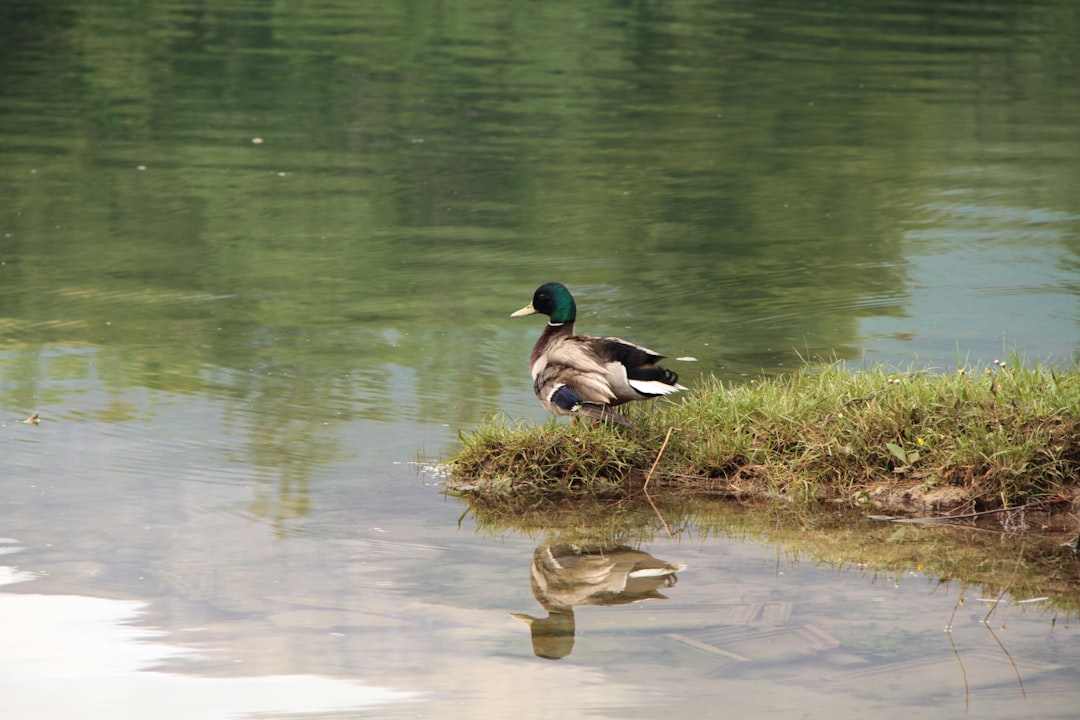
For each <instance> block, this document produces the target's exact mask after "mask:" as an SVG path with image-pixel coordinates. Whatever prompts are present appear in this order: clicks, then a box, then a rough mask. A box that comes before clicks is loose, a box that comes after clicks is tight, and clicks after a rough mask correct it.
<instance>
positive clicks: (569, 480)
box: [449, 358, 1080, 512]
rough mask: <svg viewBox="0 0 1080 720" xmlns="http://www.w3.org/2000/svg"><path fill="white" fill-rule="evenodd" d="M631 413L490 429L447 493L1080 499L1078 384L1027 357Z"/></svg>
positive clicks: (689, 399) (948, 503)
mask: <svg viewBox="0 0 1080 720" xmlns="http://www.w3.org/2000/svg"><path fill="white" fill-rule="evenodd" d="M624 407H625V406H624ZM629 415H630V418H631V420H632V421H633V422H634V423H635V424H637V425H638V426H639V428H640V429H639V430H625V429H622V428H616V427H609V426H599V427H592V426H591V425H590V424H588V423H581V424H578V425H570V424H568V423H565V422H556V421H554V420H552V421H551V422H549V423H546V424H543V425H539V426H536V425H532V424H521V423H516V424H515V423H511V422H508V421H507V420H506V419H505V418H501V419H500V418H494V419H491V420H488V421H486V422H485V423H483V424H482V425H481V426H480V427H479V428H477V429H476V430H475V431H473V432H471V433H468V434H465V435H463V437H462V440H463V447H462V450H461V452H460V453H458V455H457V456H456V457H454V458H452V459H451V460H450V463H451V465H452V467H453V477H452V479H451V481H450V483H449V485H450V487H451V489H453V490H455V491H457V492H459V493H461V494H464V495H467V496H469V497H471V498H473V499H482V500H484V501H485V502H489V503H504V504H507V506H508V507H516V508H519V509H521V510H525V509H528V508H534V507H537V506H539V505H542V504H544V503H550V502H564V503H565V502H579V501H581V500H584V499H589V498H598V499H620V498H630V497H633V496H635V495H639V494H640V491H641V489H642V488H643V487H645V486H646V482H647V483H648V485H647V488H648V490H649V492H650V494H652V495H657V494H664V493H667V494H690V495H694V496H705V495H722V496H736V497H768V498H776V499H783V500H791V501H796V502H799V503H808V502H812V501H815V500H841V501H850V502H852V503H854V504H857V505H863V504H867V503H880V504H885V505H890V506H897V505H900V506H904V505H906V506H907V507H909V508H912V509H917V510H919V511H924V510H933V511H945V510H949V511H954V512H955V511H957V510H961V509H962V510H967V511H977V510H984V509H996V508H1002V507H1012V506H1015V505H1018V504H1023V503H1027V502H1032V501H1039V500H1051V499H1058V498H1068V499H1072V498H1073V496H1074V493H1075V491H1076V490H1077V487H1078V485H1080V374H1077V372H1076V371H1075V370H1068V371H1063V370H1059V369H1058V370H1056V369H1053V368H1048V367H1042V366H1032V365H1029V364H1026V363H1024V362H1022V361H1021V360H1019V359H1016V358H1014V359H1012V360H1010V361H1009V362H1008V363H995V365H994V366H993V367H991V368H984V369H978V370H972V369H964V370H958V371H956V372H953V373H935V372H929V371H909V372H897V371H893V370H889V369H886V368H876V369H871V370H861V371H857V372H852V371H850V370H848V369H847V368H846V367H845V366H844V365H843V364H833V365H828V366H824V367H809V368H806V369H804V370H802V371H800V372H796V373H793V374H791V375H786V376H782V377H778V378H771V379H762V380H758V381H750V382H747V383H742V384H727V383H722V382H720V381H719V380H715V379H709V380H705V381H702V382H700V383H698V384H697V385H696V386H695V387H694V388H693V389H692V390H691V391H690V392H688V393H685V394H684V395H683V397H682V398H681V399H680V400H679V401H673V402H667V401H663V400H657V401H651V402H649V403H635V404H633V407H631V408H630V411H629ZM665 439H666V440H667V442H666V444H665ZM661 450H662V451H661ZM654 464H655V467H654Z"/></svg>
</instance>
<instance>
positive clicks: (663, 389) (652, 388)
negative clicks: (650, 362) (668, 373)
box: [626, 380, 686, 395]
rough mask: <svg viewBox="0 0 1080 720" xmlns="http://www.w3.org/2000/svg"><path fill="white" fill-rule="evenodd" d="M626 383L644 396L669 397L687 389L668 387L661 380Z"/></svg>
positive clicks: (674, 386) (628, 381)
mask: <svg viewBox="0 0 1080 720" xmlns="http://www.w3.org/2000/svg"><path fill="white" fill-rule="evenodd" d="M626 382H627V383H628V384H629V385H630V387H632V388H634V389H635V390H637V391H638V392H639V393H642V394H644V395H668V394H670V393H673V392H679V391H680V390H685V389H686V388H684V387H683V386H682V385H678V384H676V385H668V384H667V383H665V382H660V381H659V380H627V381H626Z"/></svg>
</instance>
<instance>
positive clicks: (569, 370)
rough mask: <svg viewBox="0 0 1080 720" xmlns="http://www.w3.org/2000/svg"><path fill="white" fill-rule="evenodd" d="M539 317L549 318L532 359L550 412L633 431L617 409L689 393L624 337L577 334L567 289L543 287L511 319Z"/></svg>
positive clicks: (539, 389) (541, 395)
mask: <svg viewBox="0 0 1080 720" xmlns="http://www.w3.org/2000/svg"><path fill="white" fill-rule="evenodd" d="M534 313H540V314H541V315H547V316H548V317H549V318H550V320H548V324H547V327H546V328H544V332H543V333H541V334H540V339H539V340H537V341H536V345H534V346H533V349H532V355H531V356H530V358H529V366H530V368H531V370H532V378H533V389H534V390H535V391H536V397H537V398H539V399H540V404H541V405H543V406H544V407H545V408H546V409H547V410H548V411H549V412H552V413H554V414H556V415H571V416H574V417H577V416H584V417H588V418H592V419H594V420H603V421H605V422H613V423H617V424H619V425H624V426H626V427H631V428H632V427H634V424H633V423H631V422H630V421H629V420H627V419H626V418H625V417H623V416H622V415H620V414H619V413H617V412H615V411H614V410H612V407H614V406H616V405H622V404H623V403H625V402H630V401H631V400H648V399H649V398H654V397H657V396H659V395H667V394H669V393H673V392H678V391H679V390H685V389H686V388H684V387H683V386H682V385H680V384H679V382H678V380H679V376H678V375H676V374H675V373H674V372H673V371H671V370H668V369H667V368H662V367H660V366H659V365H657V364H656V363H657V362H658V361H660V360H662V359H663V358H664V356H663V355H659V354H657V353H655V352H653V351H652V350H649V349H648V348H643V347H641V346H640V345H635V344H633V343H631V342H627V341H626V340H621V339H619V338H614V337H604V338H598V337H590V336H589V335H575V334H574V320H576V319H577V305H575V304H574V298H573V296H572V295H571V294H570V291H569V290H567V289H566V286H564V285H562V284H560V283H554V282H552V283H545V284H543V285H541V286H540V287H538V288H537V289H536V292H535V293H534V294H533V299H532V302H531V303H529V304H528V305H526V306H525V307H523V308H521V309H520V310H518V311H517V312H515V313H512V314H511V315H510V317H522V316H524V315H533V314H534Z"/></svg>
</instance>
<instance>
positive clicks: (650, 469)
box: [642, 426, 678, 494]
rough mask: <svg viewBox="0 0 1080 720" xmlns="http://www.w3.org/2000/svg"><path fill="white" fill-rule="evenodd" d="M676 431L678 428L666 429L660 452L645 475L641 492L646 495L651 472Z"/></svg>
mask: <svg viewBox="0 0 1080 720" xmlns="http://www.w3.org/2000/svg"><path fill="white" fill-rule="evenodd" d="M676 430H678V428H676V427H674V426H672V427H669V428H668V431H667V435H665V436H664V443H663V444H662V445H661V446H660V452H658V453H656V459H655V460H653V464H652V467H651V468H649V472H648V473H646V474H645V485H644V487H642V490H645V491H646V494H647V493H648V489H649V481H650V480H652V474H653V470H656V466H657V465H658V464H659V463H660V458H661V457H662V456H663V455H664V448H666V447H667V444H668V440H670V439H671V433H673V432H675V431H676Z"/></svg>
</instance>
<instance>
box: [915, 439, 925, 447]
mask: <svg viewBox="0 0 1080 720" xmlns="http://www.w3.org/2000/svg"><path fill="white" fill-rule="evenodd" d="M915 442H917V443H919V447H922V446H923V445H925V444H926V441H925V440H923V439H922V438H915Z"/></svg>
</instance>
